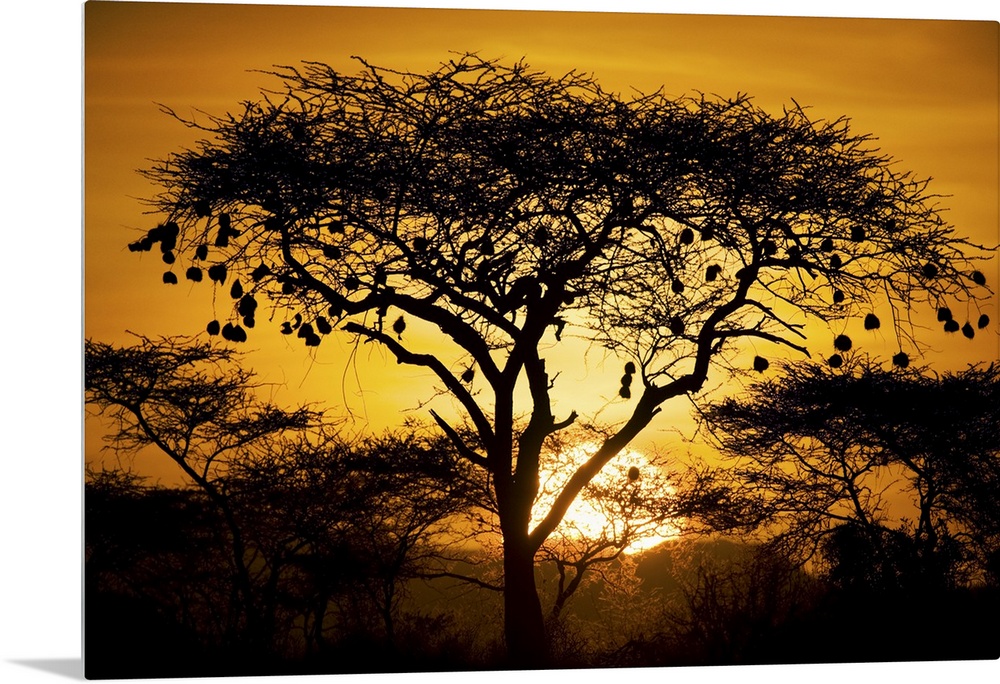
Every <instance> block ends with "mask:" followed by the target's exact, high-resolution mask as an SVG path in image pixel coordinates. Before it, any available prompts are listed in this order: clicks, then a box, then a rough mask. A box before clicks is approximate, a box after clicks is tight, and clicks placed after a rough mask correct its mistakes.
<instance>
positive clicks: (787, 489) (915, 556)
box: [702, 356, 1000, 588]
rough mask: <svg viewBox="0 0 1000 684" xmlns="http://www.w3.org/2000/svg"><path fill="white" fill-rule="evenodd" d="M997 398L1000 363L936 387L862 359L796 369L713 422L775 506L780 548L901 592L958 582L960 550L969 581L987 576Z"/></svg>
mask: <svg viewBox="0 0 1000 684" xmlns="http://www.w3.org/2000/svg"><path fill="white" fill-rule="evenodd" d="M998 390H1000V366H997V365H996V364H993V365H988V366H972V367H969V368H967V369H966V370H964V371H961V372H955V373H945V374H942V375H932V374H930V372H929V371H928V370H927V369H926V368H923V369H921V368H914V367H909V368H906V369H903V368H894V369H892V370H884V369H883V368H882V367H881V365H880V364H878V363H877V362H875V361H872V360H871V359H868V358H866V357H862V356H855V357H849V358H848V360H847V361H846V362H845V365H844V366H843V367H841V368H839V369H831V368H829V367H827V366H822V365H817V364H808V363H800V364H790V365H788V366H787V367H786V368H785V371H784V372H783V373H782V374H781V375H780V376H778V377H775V378H772V379H769V380H767V381H763V382H760V383H756V384H754V385H752V386H751V387H750V388H749V389H748V392H747V393H746V394H745V395H744V396H740V397H731V398H727V399H725V400H723V401H720V402H717V403H714V404H712V405H710V406H709V407H707V408H706V409H705V410H704V412H703V414H702V415H703V417H704V421H705V425H706V426H707V427H708V428H709V434H710V438H711V441H713V442H714V443H715V444H716V446H717V447H718V448H719V449H720V451H721V452H722V453H723V454H724V455H726V456H728V457H729V458H730V459H731V460H732V463H733V466H732V469H733V471H734V474H735V475H736V476H737V477H738V478H739V479H741V480H742V481H744V482H745V483H746V484H747V485H749V486H750V487H752V488H754V489H755V490H756V491H758V492H759V493H760V494H761V496H762V497H763V499H764V500H765V501H766V504H765V508H766V510H767V517H768V520H769V522H770V523H771V524H772V525H773V526H774V527H775V528H776V529H778V530H779V533H778V535H777V537H776V539H775V541H776V542H777V543H785V544H788V545H790V546H791V548H792V549H797V550H798V554H799V555H800V557H801V556H802V555H804V556H805V557H808V556H810V555H811V554H812V553H813V551H814V550H816V549H817V548H818V549H820V550H821V551H823V552H824V555H827V556H828V557H829V560H831V562H832V564H833V565H834V567H833V568H832V569H831V571H832V574H833V576H834V577H835V578H836V577H840V578H842V580H843V581H842V582H841V583H842V584H851V583H865V584H869V585H871V586H875V585H878V586H881V587H882V588H891V587H895V588H898V587H899V583H900V582H901V581H902V582H909V583H911V584H912V582H918V581H919V582H924V581H926V580H930V581H933V582H938V583H940V582H942V581H954V580H956V579H958V578H957V577H956V573H957V572H958V570H959V566H960V558H959V557H957V556H956V554H955V549H956V547H957V546H960V547H961V548H963V549H964V550H965V556H966V559H967V561H968V565H970V566H971V569H972V572H970V573H969V578H967V579H970V578H973V579H982V578H983V577H984V575H985V576H986V577H988V573H989V570H990V567H989V566H990V559H991V558H992V557H995V556H996V555H997V554H998V552H997V549H998V541H1000V537H998V532H1000V525H998V518H997V515H996V510H997V502H998V497H1000V458H998V457H1000V442H998V440H997V435H996V426H997V424H998V422H1000V415H998V411H1000V401H998V399H1000V397H998ZM901 483H902V484H903V486H904V487H905V490H904V493H905V495H906V497H907V499H908V501H909V503H910V504H911V505H912V510H913V514H912V519H911V520H910V522H909V524H908V525H904V526H899V525H898V524H897V523H893V522H892V521H893V519H894V518H896V519H898V518H900V511H899V510H898V508H897V510H896V511H893V510H891V509H892V506H893V504H892V502H891V501H890V499H891V497H892V496H893V494H894V492H895V490H896V489H897V488H899V486H900V484H901ZM896 505H897V506H898V504H896ZM907 517H909V516H907ZM994 562H995V561H994ZM838 565H839V567H837V566H838ZM859 579H861V580H863V582H859Z"/></svg>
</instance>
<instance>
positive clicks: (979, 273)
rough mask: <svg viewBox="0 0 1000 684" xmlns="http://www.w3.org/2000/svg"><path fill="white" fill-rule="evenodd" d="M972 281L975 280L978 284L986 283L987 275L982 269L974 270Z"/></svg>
mask: <svg viewBox="0 0 1000 684" xmlns="http://www.w3.org/2000/svg"><path fill="white" fill-rule="evenodd" d="M972 282H974V283H975V284H976V285H985V284H986V276H984V275H983V273H982V271H973V272H972Z"/></svg>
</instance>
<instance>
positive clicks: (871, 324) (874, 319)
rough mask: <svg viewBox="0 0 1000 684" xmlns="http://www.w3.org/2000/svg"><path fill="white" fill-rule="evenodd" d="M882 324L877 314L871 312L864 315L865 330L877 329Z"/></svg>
mask: <svg viewBox="0 0 1000 684" xmlns="http://www.w3.org/2000/svg"><path fill="white" fill-rule="evenodd" d="M881 326H882V322H881V321H879V319H878V316H876V315H875V314H873V313H870V314H868V315H867V316H865V330H878V329H879V328H880V327H881Z"/></svg>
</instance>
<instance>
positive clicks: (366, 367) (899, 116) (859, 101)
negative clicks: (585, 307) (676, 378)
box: [84, 1, 1000, 457]
mask: <svg viewBox="0 0 1000 684" xmlns="http://www.w3.org/2000/svg"><path fill="white" fill-rule="evenodd" d="M84 18H85V34H84V40H85V72H84V77H85V122H86V125H85V147H84V154H85V216H84V218H85V232H84V248H85V279H84V301H85V336H86V337H88V338H93V339H95V340H100V341H104V342H113V343H127V342H128V341H129V336H128V334H127V333H126V331H127V330H131V331H134V332H137V333H141V334H145V335H151V336H155V335H168V334H193V333H196V332H199V331H201V330H203V329H204V325H205V323H206V322H207V321H209V320H210V319H211V318H213V317H214V316H213V315H212V304H211V288H210V287H209V286H207V285H205V284H204V283H203V284H201V285H197V286H193V287H192V286H191V285H190V284H189V283H187V284H185V283H182V284H181V285H178V286H174V287H168V286H164V285H162V284H161V283H160V274H161V272H162V271H163V265H162V264H161V263H160V261H159V259H158V255H156V254H155V253H150V254H145V255H143V258H139V256H137V255H135V254H132V253H129V252H128V251H127V249H126V244H127V243H128V242H129V241H131V240H133V239H135V236H136V234H137V233H138V232H139V231H145V230H148V229H149V228H150V227H152V226H153V225H155V224H156V222H157V217H155V216H147V215H144V211H145V207H144V206H143V205H142V203H141V202H140V201H139V200H138V199H137V198H142V197H147V196H150V195H151V194H152V192H153V190H154V189H153V188H152V186H150V185H149V184H148V183H147V182H146V181H145V180H144V179H143V178H141V177H140V176H139V175H138V174H137V173H135V170H136V169H138V168H142V167H144V166H146V165H147V163H148V162H147V160H148V159H152V158H160V157H163V156H165V155H167V154H168V153H170V152H171V151H173V150H176V149H178V148H179V147H181V146H185V145H190V144H191V143H193V142H194V140H195V138H194V137H192V134H191V132H190V131H188V130H187V129H185V128H183V127H182V126H180V125H179V124H178V123H177V122H175V121H174V120H172V119H170V118H169V117H167V116H165V115H163V114H161V113H160V112H159V111H158V109H157V106H156V104H155V103H163V104H165V105H167V106H169V107H171V108H174V109H175V110H177V111H178V112H179V113H181V114H189V113H193V112H194V111H195V110H196V109H197V110H204V111H207V112H211V113H216V114H220V113H223V112H224V111H226V110H228V109H230V108H233V107H234V106H235V105H236V104H237V103H238V102H239V101H241V100H245V99H255V97H256V96H257V93H258V88H259V87H262V86H266V85H270V84H271V82H269V80H268V79H267V77H265V76H263V75H261V74H256V73H250V72H249V70H252V69H266V68H268V67H270V66H271V65H274V64H295V63H297V62H299V61H302V60H318V61H322V62H326V63H329V64H331V65H333V66H334V67H336V68H338V69H341V70H346V71H351V72H353V71H356V66H355V63H353V62H352V61H351V59H350V58H351V56H352V55H360V56H363V57H365V58H366V59H367V60H369V61H371V62H374V63H375V64H379V65H383V66H390V67H396V68H401V69H407V70H413V71H423V70H430V69H433V68H435V67H436V65H437V64H438V63H439V62H440V61H442V60H444V59H447V58H448V56H449V51H458V52H465V51H475V52H478V53H480V54H481V55H483V56H485V57H491V58H492V57H497V58H507V59H511V60H514V59H518V58H521V57H524V58H525V59H526V61H528V63H529V64H531V65H532V66H533V67H535V68H539V69H544V70H546V71H550V72H552V73H563V72H565V71H568V70H570V69H576V70H580V71H584V72H591V73H593V74H594V75H595V76H596V77H597V78H598V80H599V81H600V82H601V84H602V86H604V87H605V88H606V89H610V90H617V91H619V92H627V91H628V90H629V89H630V88H637V89H639V90H643V91H651V90H654V89H656V88H658V87H659V86H661V85H662V86H664V89H665V91H666V92H667V93H668V94H671V95H683V94H690V93H692V92H694V91H703V92H707V93H714V94H719V95H722V96H732V95H735V94H736V93H737V92H744V93H749V94H750V95H752V96H753V97H754V98H755V100H756V102H757V103H758V104H759V105H761V106H763V107H764V108H766V109H768V110H770V111H773V112H780V108H781V107H782V106H783V105H786V104H790V102H791V99H792V98H794V99H795V100H796V101H797V102H799V103H800V104H803V105H807V106H810V107H812V113H813V116H814V117H817V118H836V117H839V116H841V115H847V116H849V117H850V118H851V119H852V120H853V127H854V129H855V130H856V131H858V132H869V133H872V134H873V135H875V136H876V137H877V138H878V139H879V146H880V147H881V148H882V150H883V151H884V152H887V153H889V154H891V155H892V156H893V157H895V158H896V159H898V160H900V164H901V166H903V167H905V168H907V169H910V170H913V171H914V172H916V173H917V175H920V176H931V177H933V178H934V179H935V181H934V185H933V186H932V188H933V190H935V191H936V192H937V193H939V194H943V195H950V197H949V198H948V199H947V200H946V201H945V204H946V206H948V207H949V211H948V213H947V214H946V218H947V219H948V220H949V221H950V222H952V223H954V224H955V225H956V226H958V227H959V229H960V231H961V232H963V233H965V234H967V235H968V236H970V237H972V238H974V239H976V240H978V241H981V242H983V243H986V244H997V243H998V241H1000V231H998V224H1000V220H998V191H997V188H998V170H997V165H998V147H1000V145H998V128H1000V123H998V24H997V23H996V22H992V21H978V22H977V21H927V20H921V21H911V20H874V19H807V18H774V17H772V18H761V17H727V16H694V15H686V16H685V15H655V14H611V13H587V12H527V11H474V10H427V9H380V8H353V7H290V6H281V5H279V6H261V5H192V4H158V3H119V2H113V3H112V2H93V1H92V2H88V3H87V4H86V5H85V17H84ZM998 262H1000V260H994V261H993V262H991V263H990V264H988V265H987V268H985V269H984V271H985V272H986V273H987V275H988V277H989V278H990V282H991V283H992V284H993V285H995V284H996V283H998V282H1000V267H998ZM983 311H985V312H986V313H988V314H989V315H990V316H991V318H992V319H993V320H994V321H1000V309H998V302H997V300H996V299H994V300H993V301H991V302H987V303H986V304H985V305H984V306H983ZM923 339H924V340H925V341H927V342H929V343H931V344H932V346H933V348H934V350H935V351H933V352H932V353H930V354H929V355H928V356H927V357H925V359H923V360H924V361H927V362H931V363H933V364H935V366H936V367H939V368H942V369H943V368H955V367H963V366H964V365H965V364H966V363H967V362H973V361H979V360H990V359H995V358H1000V342H998V336H997V334H996V327H995V326H994V327H993V329H992V330H991V331H990V334H980V335H977V337H976V339H975V340H973V341H971V342H970V341H968V340H965V339H964V338H961V339H956V338H955V337H954V336H952V337H950V338H947V339H945V338H944V336H943V333H942V334H939V333H937V332H936V331H935V332H933V333H931V334H928V335H925V336H924V337H923ZM416 341H422V340H419V338H418V339H417V340H416ZM343 342H346V340H342V343H341V344H339V345H338V344H329V343H327V344H325V345H324V346H323V347H321V348H319V350H318V351H317V355H316V357H315V358H310V357H308V356H307V355H306V354H305V353H304V349H303V347H302V346H301V345H297V344H289V343H288V341H287V338H284V337H282V336H281V335H280V334H279V333H278V331H277V328H276V326H266V325H261V326H258V328H257V329H256V330H255V331H254V335H253V336H252V337H251V340H250V342H249V343H248V344H247V345H245V346H246V348H247V349H248V350H249V349H253V350H255V351H254V352H253V353H252V355H251V357H250V358H251V363H252V364H253V365H254V367H255V368H256V369H258V370H259V372H261V373H262V375H263V376H264V378H265V379H266V380H268V381H272V382H279V383H282V385H283V389H281V391H280V392H279V394H278V395H277V399H278V401H279V402H282V403H284V402H287V403H289V404H291V403H295V402H299V401H318V402H320V403H322V404H324V405H325V406H327V407H328V408H329V409H331V412H332V413H333V414H341V413H343V412H344V409H345V407H349V408H350V409H351V411H352V412H353V414H354V416H355V419H354V422H353V423H351V426H352V429H365V428H371V429H380V428H381V427H383V426H387V425H394V424H398V423H399V422H400V421H401V419H402V417H403V415H404V414H403V413H402V411H405V410H406V409H410V408H413V407H415V406H416V403H417V401H418V400H420V399H423V398H426V397H427V396H428V395H429V392H428V393H427V394H421V395H412V394H411V395H405V396H402V395H398V394H395V393H394V392H393V391H392V388H395V387H399V386H400V385H401V384H404V383H405V384H406V385H414V384H415V385H416V386H421V385H422V386H424V387H427V386H428V385H426V384H423V382H424V380H425V379H426V375H425V374H422V373H420V372H419V371H418V370H406V369H400V367H399V366H397V365H396V364H395V363H394V362H390V363H388V364H383V363H382V357H381V356H380V355H379V354H377V353H372V354H371V358H368V359H365V358H362V359H361V361H360V362H359V364H358V366H357V368H356V367H355V366H354V365H352V364H351V363H350V362H349V361H348V359H349V348H348V347H347V346H346V345H345V344H343ZM428 342H430V340H429V339H428ZM876 342H878V340H876ZM876 347H877V345H876ZM876 347H869V348H871V349H872V351H875V352H876V353H884V351H883V350H882V349H880V348H876ZM884 350H885V351H888V353H889V354H891V353H893V352H895V351H896V346H895V342H894V341H892V340H885V346H884ZM561 354H562V356H561V357H560V358H557V359H550V361H553V362H554V363H555V364H556V365H557V366H558V364H559V363H560V362H563V363H564V364H565V366H566V368H567V370H569V371H571V373H570V374H569V375H568V376H567V377H565V378H563V381H565V383H566V389H567V392H568V393H567V394H566V395H565V396H566V397H573V401H581V400H580V399H579V397H580V396H581V394H580V390H579V389H576V388H579V387H589V393H591V394H594V395H595V396H594V398H593V399H592V400H590V401H589V403H588V402H583V405H576V404H570V403H567V400H566V399H565V398H564V399H563V401H562V402H559V400H558V397H557V404H556V412H557V415H562V414H565V413H568V412H569V410H570V409H576V410H578V411H581V412H582V413H586V412H590V413H594V412H596V411H598V410H600V409H601V407H602V406H604V405H605V404H606V403H607V401H608V400H609V399H611V398H612V397H614V395H615V393H616V391H617V379H616V378H617V373H618V372H619V363H618V361H613V362H609V364H608V367H607V368H605V367H604V366H603V364H602V359H601V358H600V357H599V356H597V355H592V356H590V357H588V358H587V359H586V361H587V363H586V364H582V363H581V359H582V356H583V354H584V350H583V348H582V347H577V348H576V350H575V351H570V352H569V354H567V353H566V352H565V351H563V352H561ZM356 371H357V372H356ZM607 378H610V380H608V379H607ZM715 380H716V381H719V380H721V378H715ZM588 383H589V384H588ZM598 383H600V384H598ZM710 383H711V380H710ZM595 388H596V390H595ZM361 390H363V392H362V391H361ZM687 410H688V407H687V405H686V404H684V403H683V402H681V403H675V404H674V406H673V407H670V408H668V409H667V410H665V411H664V415H663V416H661V417H660V418H659V419H658V422H657V423H655V424H654V425H653V426H651V429H650V431H649V432H648V433H647V435H646V439H647V440H648V442H653V443H657V444H660V445H661V446H663V445H665V444H667V443H668V442H670V441H671V440H673V439H674V438H673V436H672V433H671V432H670V431H669V428H670V427H671V424H672V420H671V418H673V419H675V420H678V421H681V422H683V418H684V415H685V414H686V412H687ZM617 415H619V414H617V413H615V411H614V410H613V409H609V410H608V411H607V412H606V413H604V414H602V416H607V417H612V418H613V417H615V416H617ZM98 433H99V428H98V427H97V426H95V425H92V424H90V423H88V425H87V435H86V436H87V440H86V452H87V455H88V457H89V456H91V455H93V453H94V450H95V449H96V446H97V444H98V441H97V439H95V438H98V437H99V434H98ZM678 448H681V449H683V448H684V447H683V446H680V447H678Z"/></svg>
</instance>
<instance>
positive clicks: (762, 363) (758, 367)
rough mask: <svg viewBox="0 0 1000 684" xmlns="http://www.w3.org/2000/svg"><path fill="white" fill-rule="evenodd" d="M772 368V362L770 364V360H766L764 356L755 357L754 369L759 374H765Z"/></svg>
mask: <svg viewBox="0 0 1000 684" xmlns="http://www.w3.org/2000/svg"><path fill="white" fill-rule="evenodd" d="M770 366H771V364H770V362H768V360H767V359H765V358H764V357H763V356H755V357H753V369H754V370H755V371H757V372H758V373H763V372H764V371H766V370H767V369H768V368H770Z"/></svg>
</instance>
